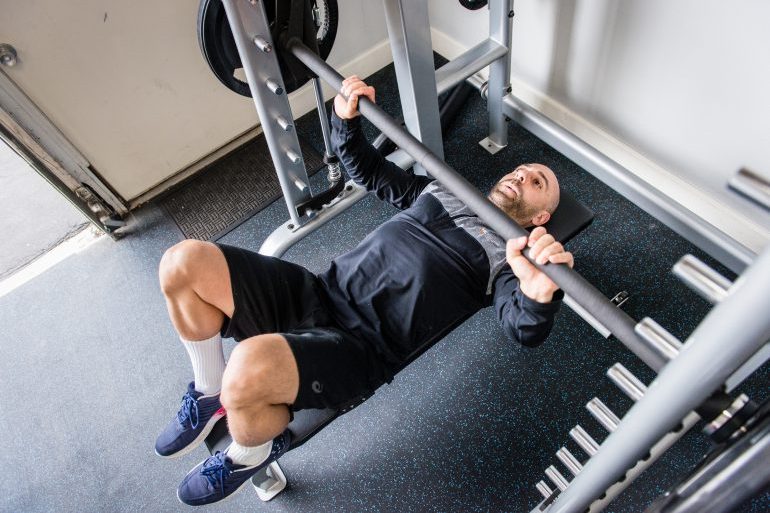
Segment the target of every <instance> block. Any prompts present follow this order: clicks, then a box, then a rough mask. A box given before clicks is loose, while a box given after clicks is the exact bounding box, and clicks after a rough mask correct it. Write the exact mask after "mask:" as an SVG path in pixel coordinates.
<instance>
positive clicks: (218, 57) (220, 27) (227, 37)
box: [198, 0, 338, 97]
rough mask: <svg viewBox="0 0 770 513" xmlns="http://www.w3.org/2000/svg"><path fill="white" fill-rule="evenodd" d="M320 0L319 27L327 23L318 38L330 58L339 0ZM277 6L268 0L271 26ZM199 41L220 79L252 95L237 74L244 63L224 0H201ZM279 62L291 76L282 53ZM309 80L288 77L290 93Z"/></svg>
mask: <svg viewBox="0 0 770 513" xmlns="http://www.w3.org/2000/svg"><path fill="white" fill-rule="evenodd" d="M278 1H281V0H275V2H278ZM320 1H321V2H322V6H321V7H322V9H321V10H320V12H321V13H322V18H323V19H321V20H317V21H316V25H317V26H318V27H319V29H320V28H321V27H323V29H324V30H323V34H322V35H321V37H320V38H319V39H318V48H319V53H320V56H321V58H322V59H326V58H327V57H328V56H329V53H330V52H331V49H332V45H333V44H334V39H335V38H336V35H337V21H338V10H337V1H336V0H320ZM314 4H315V2H314ZM275 9H276V7H275V3H274V2H269V1H268V2H265V12H266V14H267V18H268V23H269V24H270V25H271V27H272V25H273V23H274V20H275ZM198 44H199V46H200V49H201V53H203V56H204V58H205V59H206V62H207V63H208V65H209V68H211V71H213V72H214V75H215V76H216V77H217V79H219V81H220V82H222V84H224V85H225V86H226V87H227V88H228V89H230V90H231V91H234V92H236V93H238V94H240V95H242V96H248V97H251V90H250V88H249V84H248V83H247V82H244V81H242V80H240V79H238V78H237V77H236V76H235V72H236V71H237V70H239V69H241V68H242V67H243V65H242V64H241V58H240V56H239V55H238V49H237V47H236V46H235V40H234V39H233V34H232V31H231V30H230V24H229V23H228V21H227V14H226V13H225V8H224V5H222V1H221V0H202V1H201V3H200V7H199V9H198ZM278 63H279V64H280V66H281V71H282V73H283V75H284V77H287V76H289V74H287V73H285V71H284V69H285V64H284V62H283V59H282V58H281V54H280V53H278ZM305 82H307V80H304V81H301V82H298V81H296V80H295V79H293V78H289V79H288V80H286V79H285V80H284V87H285V89H286V92H287V93H290V92H292V91H294V90H295V89H298V88H299V87H301V86H302V85H304V84H305Z"/></svg>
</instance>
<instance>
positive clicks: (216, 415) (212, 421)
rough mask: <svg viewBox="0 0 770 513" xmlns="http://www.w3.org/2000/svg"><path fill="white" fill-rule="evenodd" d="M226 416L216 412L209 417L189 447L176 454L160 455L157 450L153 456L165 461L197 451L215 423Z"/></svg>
mask: <svg viewBox="0 0 770 513" xmlns="http://www.w3.org/2000/svg"><path fill="white" fill-rule="evenodd" d="M226 416H227V413H219V412H218V411H217V412H216V413H214V415H212V416H211V418H210V419H209V421H208V422H207V423H206V425H205V426H203V429H202V430H201V432H200V434H198V436H197V437H196V438H195V440H193V441H192V442H190V444H189V445H187V446H186V447H182V448H181V449H179V450H178V451H177V452H175V453H172V454H160V453H159V452H158V451H157V450H156V451H155V454H157V455H158V456H160V457H161V458H164V459H167V460H173V459H175V458H181V457H182V456H185V455H187V454H190V453H191V452H193V451H194V450H195V449H197V448H198V446H199V445H200V444H202V443H203V441H204V440H205V439H206V437H207V436H209V433H211V430H212V429H214V426H215V425H216V423H217V422H219V421H220V420H221V419H223V418H225V417H226Z"/></svg>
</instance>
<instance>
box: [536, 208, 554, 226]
mask: <svg viewBox="0 0 770 513" xmlns="http://www.w3.org/2000/svg"><path fill="white" fill-rule="evenodd" d="M549 219H551V214H549V213H548V211H547V210H541V211H540V212H538V213H537V215H535V217H533V218H532V224H533V225H534V226H542V225H544V224H545V223H547V222H548V220H549Z"/></svg>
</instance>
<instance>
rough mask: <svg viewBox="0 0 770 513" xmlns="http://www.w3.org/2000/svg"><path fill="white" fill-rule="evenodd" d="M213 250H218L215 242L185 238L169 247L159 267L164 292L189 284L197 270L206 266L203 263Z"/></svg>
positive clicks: (168, 292) (167, 293) (168, 293)
mask: <svg viewBox="0 0 770 513" xmlns="http://www.w3.org/2000/svg"><path fill="white" fill-rule="evenodd" d="M211 251H218V250H217V247H216V246H215V245H214V244H212V243H210V242H203V241H199V240H193V239H188V240H183V241H182V242H179V243H177V244H175V245H173V246H171V247H170V248H168V249H167V250H166V252H165V253H164V254H163V258H161V260H160V267H159V269H158V277H159V279H160V288H161V290H163V293H164V294H166V295H170V294H173V293H174V292H176V291H178V290H180V289H181V288H183V287H185V286H189V284H190V282H191V280H192V279H193V278H194V277H195V275H196V273H197V270H198V269H200V268H202V267H205V266H202V265H201V264H202V262H203V261H204V260H205V259H206V258H207V257H208V256H209V255H210V252H211Z"/></svg>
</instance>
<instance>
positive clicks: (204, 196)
mask: <svg viewBox="0 0 770 513" xmlns="http://www.w3.org/2000/svg"><path fill="white" fill-rule="evenodd" d="M300 146H301V147H302V156H303V158H304V159H305V166H306V168H307V169H308V174H309V175H312V174H314V173H315V172H316V171H318V170H319V169H320V168H321V167H323V160H322V157H321V156H320V155H319V154H318V153H317V152H316V151H315V150H314V149H313V148H312V147H311V146H310V144H307V143H305V142H304V141H302V139H301V138H300ZM279 197H281V186H280V184H279V183H278V176H277V175H276V173H275V168H274V167H273V160H272V158H271V157H270V152H269V150H268V148H267V141H266V140H265V136H264V135H260V136H258V137H256V138H255V139H253V140H252V141H249V142H248V143H246V144H244V145H243V146H241V147H240V148H238V149H236V150H235V151H233V152H231V153H229V154H228V155H226V156H224V157H222V158H221V159H219V160H218V161H216V162H214V163H213V164H211V165H209V166H208V167H206V168H205V169H204V170H203V171H201V172H200V173H198V175H196V176H195V177H194V178H193V179H192V180H190V181H189V182H187V183H185V184H184V185H182V186H181V187H180V188H179V189H177V190H175V191H173V192H171V193H170V194H169V195H167V196H165V197H163V198H162V199H161V205H162V206H163V208H164V209H165V210H166V212H168V214H169V215H170V216H171V218H172V219H173V220H174V222H175V223H176V224H177V226H179V229H180V230H182V233H184V234H185V236H186V237H187V238H189V239H199V240H216V239H218V238H220V237H222V236H223V235H225V234H226V233H227V232H229V231H230V230H232V229H234V228H235V227H237V226H238V225H240V224H241V223H242V222H244V221H245V220H247V219H248V218H249V217H251V216H252V215H254V214H255V213H257V212H259V211H260V210H262V209H263V208H265V207H266V206H267V205H269V204H270V203H272V202H273V201H275V200H276V199H278V198H279Z"/></svg>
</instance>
